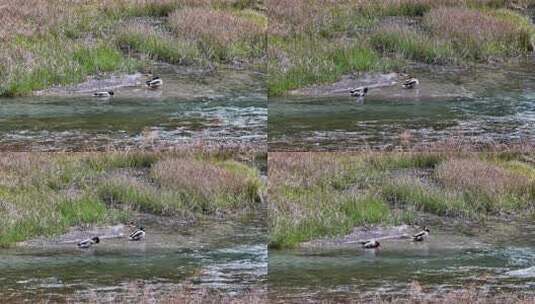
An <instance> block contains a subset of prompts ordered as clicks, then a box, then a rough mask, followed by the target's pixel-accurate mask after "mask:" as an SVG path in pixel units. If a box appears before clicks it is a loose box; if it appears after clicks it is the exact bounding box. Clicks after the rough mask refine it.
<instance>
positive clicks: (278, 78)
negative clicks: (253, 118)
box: [268, 0, 535, 96]
mask: <svg viewBox="0 0 535 304" xmlns="http://www.w3.org/2000/svg"><path fill="white" fill-rule="evenodd" d="M532 7H535V1H533V0H522V1H512V0H500V1H493V0H492V1H491V0H469V1H466V0H440V1H430V0H403V1H392V0H381V1H372V0H365V1H362V0H359V1H357V0H344V1H325V0H314V1H305V0H299V1H289V0H270V1H268V17H269V20H270V23H269V28H268V71H269V75H270V78H269V81H268V93H269V94H270V95H271V96H274V95H281V94H284V93H285V92H287V91H288V90H291V89H295V88H299V87H303V86H307V85H312V84H318V83H328V82H333V81H335V80H336V79H338V78H339V77H340V76H341V75H343V74H347V73H351V72H367V71H374V72H383V71H401V70H403V69H404V68H405V67H406V66H407V65H408V64H409V63H410V62H412V61H416V62H423V63H429V64H471V63H486V62H490V61H497V60H498V61H500V60H501V61H505V60H509V59H511V58H512V57H519V56H525V55H527V54H530V53H532V52H533V46H534V45H535V28H534V27H533V25H532V24H531V23H530V21H529V18H528V17H527V16H524V15H523V14H522V12H523V10H525V9H527V8H532ZM473 29H478V30H473Z"/></svg>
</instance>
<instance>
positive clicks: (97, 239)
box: [92, 236, 100, 244]
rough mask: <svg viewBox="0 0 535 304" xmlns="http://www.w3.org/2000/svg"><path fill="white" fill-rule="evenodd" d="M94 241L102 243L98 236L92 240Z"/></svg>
mask: <svg viewBox="0 0 535 304" xmlns="http://www.w3.org/2000/svg"><path fill="white" fill-rule="evenodd" d="M92 240H93V241H94V242H95V243H97V244H98V243H99V242H100V239H99V238H98V236H95V237H94V238H92Z"/></svg>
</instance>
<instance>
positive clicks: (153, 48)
mask: <svg viewBox="0 0 535 304" xmlns="http://www.w3.org/2000/svg"><path fill="white" fill-rule="evenodd" d="M116 41H117V45H118V46H119V47H120V48H121V49H122V50H124V51H125V52H127V53H131V52H132V51H134V52H138V53H141V54H145V55H146V56H148V57H149V58H151V59H153V60H158V61H165V62H169V63H173V64H183V65H190V64H194V63H196V62H197V63H200V62H201V61H202V60H204V58H201V55H200V52H199V50H198V49H197V47H196V46H195V45H193V44H191V43H189V42H187V41H183V40H179V39H177V38H175V37H172V36H170V35H169V34H165V33H163V32H157V31H154V30H152V29H150V28H145V27H142V28H136V27H129V28H128V27H127V28H124V29H122V30H120V31H119V34H118V35H117V40H116Z"/></svg>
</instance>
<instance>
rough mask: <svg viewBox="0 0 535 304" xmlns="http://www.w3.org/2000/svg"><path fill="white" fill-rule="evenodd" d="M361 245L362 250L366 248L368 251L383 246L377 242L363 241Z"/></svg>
mask: <svg viewBox="0 0 535 304" xmlns="http://www.w3.org/2000/svg"><path fill="white" fill-rule="evenodd" d="M360 244H361V245H362V248H366V249H373V248H378V247H380V246H381V243H379V242H378V241H376V240H368V241H363V242H360Z"/></svg>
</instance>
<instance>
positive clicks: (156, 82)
mask: <svg viewBox="0 0 535 304" xmlns="http://www.w3.org/2000/svg"><path fill="white" fill-rule="evenodd" d="M145 83H146V84H147V86H148V87H149V88H151V89H156V88H158V87H161V86H162V85H163V80H161V79H160V77H158V76H154V77H152V79H151V80H147V81H145Z"/></svg>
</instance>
